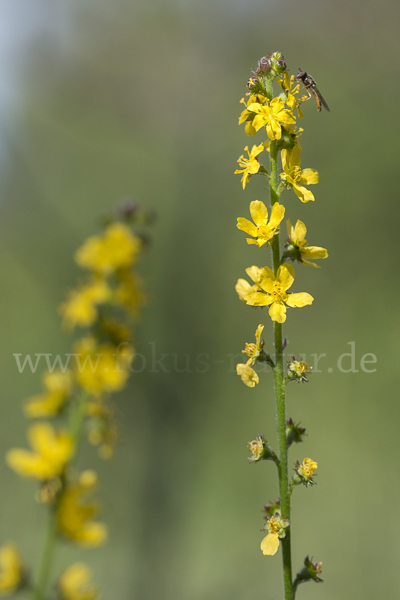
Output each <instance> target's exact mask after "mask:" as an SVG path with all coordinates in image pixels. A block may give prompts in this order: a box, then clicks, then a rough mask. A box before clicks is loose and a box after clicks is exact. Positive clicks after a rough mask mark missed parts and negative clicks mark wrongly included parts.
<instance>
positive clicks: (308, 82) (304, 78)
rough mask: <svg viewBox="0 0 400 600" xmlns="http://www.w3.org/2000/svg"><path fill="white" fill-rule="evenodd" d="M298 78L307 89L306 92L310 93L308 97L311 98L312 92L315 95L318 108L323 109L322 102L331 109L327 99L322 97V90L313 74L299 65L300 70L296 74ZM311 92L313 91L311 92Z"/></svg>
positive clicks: (327, 108) (326, 107)
mask: <svg viewBox="0 0 400 600" xmlns="http://www.w3.org/2000/svg"><path fill="white" fill-rule="evenodd" d="M296 80H297V81H301V82H302V83H303V85H304V87H305V89H306V92H307V94H308V97H309V98H311V94H312V95H313V96H314V100H315V102H316V104H317V109H318V110H319V111H320V110H321V104H322V106H323V107H324V108H325V109H326V110H327V111H328V112H330V110H329V106H328V105H327V103H326V102H325V100H324V99H323V97H322V94H321V92H320V91H319V89H318V88H317V84H316V83H315V80H314V78H313V77H311V75H309V74H308V73H306V71H302V70H301V69H300V67H299V72H298V73H297V75H296ZM310 92H311V93H310Z"/></svg>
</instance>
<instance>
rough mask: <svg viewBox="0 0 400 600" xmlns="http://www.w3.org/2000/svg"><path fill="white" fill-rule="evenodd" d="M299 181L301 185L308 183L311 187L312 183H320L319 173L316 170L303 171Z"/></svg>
mask: <svg viewBox="0 0 400 600" xmlns="http://www.w3.org/2000/svg"><path fill="white" fill-rule="evenodd" d="M299 181H300V182H301V183H308V184H309V185H310V184H311V183H318V181H319V175H318V171H316V170H315V169H303V170H302V172H301V177H300V179H299Z"/></svg>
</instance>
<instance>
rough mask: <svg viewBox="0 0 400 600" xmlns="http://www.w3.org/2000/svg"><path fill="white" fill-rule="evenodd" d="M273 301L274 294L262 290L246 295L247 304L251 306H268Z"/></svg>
mask: <svg viewBox="0 0 400 600" xmlns="http://www.w3.org/2000/svg"><path fill="white" fill-rule="evenodd" d="M273 301H274V299H273V297H272V296H270V295H268V294H263V293H262V292H251V293H250V294H247V296H246V304H248V305H249V306H268V305H269V304H271V302H273Z"/></svg>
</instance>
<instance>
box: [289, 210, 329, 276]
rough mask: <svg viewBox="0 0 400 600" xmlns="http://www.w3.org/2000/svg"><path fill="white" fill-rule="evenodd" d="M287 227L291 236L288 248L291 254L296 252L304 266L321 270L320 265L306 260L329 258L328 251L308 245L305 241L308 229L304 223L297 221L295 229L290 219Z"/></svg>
mask: <svg viewBox="0 0 400 600" xmlns="http://www.w3.org/2000/svg"><path fill="white" fill-rule="evenodd" d="M286 225H287V230H288V234H289V239H288V242H287V244H286V247H287V250H288V252H289V254H290V253H291V252H294V253H295V254H296V253H297V254H298V260H300V262H302V263H303V264H304V265H309V266H310V267H317V268H319V265H316V264H315V263H313V262H310V261H309V260H305V259H307V258H313V259H318V258H328V251H327V250H326V249H325V248H320V247H319V246H309V245H308V243H307V240H306V239H305V237H306V234H307V228H306V226H305V225H304V223H303V222H302V221H297V223H296V225H295V226H294V227H293V225H292V223H291V221H290V219H288V221H287V223H286Z"/></svg>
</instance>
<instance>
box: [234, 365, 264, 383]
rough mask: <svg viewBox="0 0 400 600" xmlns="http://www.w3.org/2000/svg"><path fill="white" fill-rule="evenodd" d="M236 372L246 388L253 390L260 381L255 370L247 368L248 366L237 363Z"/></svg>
mask: <svg viewBox="0 0 400 600" xmlns="http://www.w3.org/2000/svg"><path fill="white" fill-rule="evenodd" d="M236 372H237V374H238V375H240V377H241V379H242V381H243V383H244V384H245V385H247V387H250V388H253V387H255V385H256V383H259V381H260V378H259V377H258V375H257V373H256V372H255V370H254V369H252V368H251V367H249V365H248V364H243V363H239V364H238V365H236Z"/></svg>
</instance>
